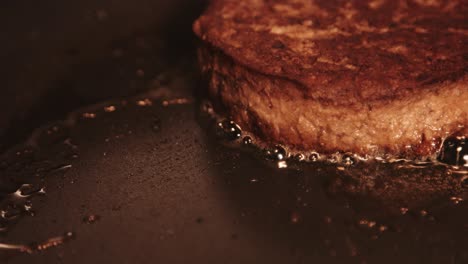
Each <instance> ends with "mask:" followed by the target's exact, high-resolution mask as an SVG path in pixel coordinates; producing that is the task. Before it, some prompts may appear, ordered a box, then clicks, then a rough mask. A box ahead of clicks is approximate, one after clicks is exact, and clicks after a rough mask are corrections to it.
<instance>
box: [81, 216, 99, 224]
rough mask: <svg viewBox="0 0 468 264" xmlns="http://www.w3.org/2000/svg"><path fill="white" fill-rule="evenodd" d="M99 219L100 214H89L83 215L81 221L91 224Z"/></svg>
mask: <svg viewBox="0 0 468 264" xmlns="http://www.w3.org/2000/svg"><path fill="white" fill-rule="evenodd" d="M100 219H101V216H100V215H95V214H90V215H87V216H85V217H83V223H85V224H93V223H95V222H97V221H99V220H100Z"/></svg>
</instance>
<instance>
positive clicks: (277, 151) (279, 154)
mask: <svg viewBox="0 0 468 264" xmlns="http://www.w3.org/2000/svg"><path fill="white" fill-rule="evenodd" d="M265 152H266V153H265V154H266V156H267V158H269V159H272V160H278V161H281V160H284V159H286V150H285V149H284V148H283V147H281V146H279V145H277V146H275V147H274V148H273V149H267V150H266V151H265Z"/></svg>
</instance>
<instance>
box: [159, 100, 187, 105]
mask: <svg viewBox="0 0 468 264" xmlns="http://www.w3.org/2000/svg"><path fill="white" fill-rule="evenodd" d="M190 102H191V101H190V100H189V99H187V98H176V99H171V100H164V101H163V102H162V105H163V106H170V105H184V104H189V103H190Z"/></svg>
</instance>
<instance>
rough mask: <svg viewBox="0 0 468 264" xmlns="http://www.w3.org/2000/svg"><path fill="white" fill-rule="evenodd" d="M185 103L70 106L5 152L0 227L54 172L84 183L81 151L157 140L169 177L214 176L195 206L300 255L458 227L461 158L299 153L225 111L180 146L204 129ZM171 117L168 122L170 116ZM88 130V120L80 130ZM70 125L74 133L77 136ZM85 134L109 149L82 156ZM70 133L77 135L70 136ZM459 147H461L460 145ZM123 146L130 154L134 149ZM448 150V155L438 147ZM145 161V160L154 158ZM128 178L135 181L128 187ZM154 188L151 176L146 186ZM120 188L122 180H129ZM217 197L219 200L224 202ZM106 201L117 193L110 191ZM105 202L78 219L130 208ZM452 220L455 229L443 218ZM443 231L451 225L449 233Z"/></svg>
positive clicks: (349, 250) (355, 249)
mask: <svg viewBox="0 0 468 264" xmlns="http://www.w3.org/2000/svg"><path fill="white" fill-rule="evenodd" d="M161 94H163V95H161ZM192 101H193V100H192V98H191V97H190V96H187V97H180V96H175V97H170V96H169V97H168V96H167V93H160V92H154V93H152V94H146V95H143V96H139V97H137V98H128V99H125V100H119V101H112V102H106V103H102V104H99V105H95V106H91V107H88V108H85V109H81V110H79V111H76V112H73V113H72V114H71V115H70V116H69V118H68V119H66V120H65V121H64V122H58V123H57V124H51V125H48V126H46V127H44V128H41V129H39V130H37V131H36V132H35V133H34V135H33V136H32V137H31V139H30V140H29V141H28V142H27V143H26V144H25V145H22V146H19V147H17V148H15V149H14V150H12V151H10V152H8V153H7V154H5V155H4V157H5V158H4V159H2V161H3V162H2V164H1V171H2V178H1V179H2V181H3V180H5V179H9V180H8V181H5V182H1V184H0V187H1V190H2V191H4V190H5V192H4V193H2V194H3V195H2V200H1V201H2V202H1V209H2V210H3V211H5V214H3V215H4V217H3V218H2V221H3V222H2V224H4V225H3V226H2V227H4V228H5V232H6V233H5V236H7V235H8V231H9V230H12V229H13V228H14V225H15V224H16V223H18V221H21V218H24V217H31V216H34V215H35V214H36V213H42V214H46V213H47V212H45V211H41V212H37V211H36V210H35V204H36V201H37V199H40V198H41V197H44V196H47V195H50V193H49V192H50V191H54V190H50V188H51V186H49V185H47V183H48V182H49V181H50V180H51V179H53V178H59V179H61V180H60V181H59V182H60V183H61V184H62V185H57V188H63V190H67V189H69V188H73V182H74V181H82V180H83V179H80V178H74V177H72V176H70V172H73V170H74V169H78V168H80V166H83V165H81V163H80V160H81V156H80V155H82V154H83V155H92V156H93V157H94V159H96V160H98V161H101V160H104V161H105V160H106V159H107V158H108V157H109V156H110V155H112V151H114V148H113V146H115V145H118V144H120V143H121V142H122V143H123V142H136V144H137V145H138V144H140V145H139V148H144V147H145V146H143V145H144V144H148V142H156V141H161V144H165V145H170V146H171V149H172V150H173V151H167V150H166V151H164V150H163V148H161V147H160V146H159V147H157V148H155V150H154V152H151V154H149V155H158V156H161V157H163V158H164V162H162V163H161V164H160V166H165V165H167V164H168V163H171V164H172V163H173V164H172V166H173V167H172V168H171V173H170V174H177V173H178V172H177V173H176V172H174V171H177V168H178V167H184V166H187V165H186V164H187V163H188V161H189V160H188V159H195V160H196V162H197V166H208V167H207V168H203V170H200V171H203V173H200V174H199V175H198V174H197V175H196V177H200V178H210V179H212V181H213V185H214V188H216V189H217V191H218V192H219V193H221V197H218V196H216V197H210V196H207V197H204V198H203V199H199V200H194V201H193V202H194V203H205V202H206V200H207V199H208V200H209V201H211V202H212V203H214V202H213V201H215V202H216V203H223V204H222V207H224V208H226V210H227V211H230V212H231V211H232V212H233V215H237V216H236V217H234V219H229V221H230V222H229V223H232V222H234V223H236V225H235V226H233V227H232V230H237V229H242V228H240V227H239V225H240V226H248V227H252V229H253V230H255V232H253V233H255V236H261V237H262V236H263V237H268V238H271V240H277V241H279V242H278V244H284V243H288V246H290V247H291V250H293V251H294V252H299V253H297V254H304V252H309V251H310V248H314V249H315V250H317V252H319V253H320V254H323V253H325V254H328V255H330V256H331V257H336V256H343V255H345V256H349V257H353V258H356V259H358V260H359V259H360V258H361V257H362V258H364V256H365V255H366V254H368V253H369V252H367V251H366V250H368V251H370V248H372V247H374V246H375V245H383V246H382V248H385V247H387V246H388V245H387V244H389V243H392V239H395V237H397V238H399V239H401V240H402V241H403V242H401V241H400V242H399V243H402V247H404V246H407V247H409V244H411V243H416V242H415V241H418V240H417V239H422V240H426V239H427V241H429V240H431V239H434V238H433V235H434V234H435V235H438V236H440V237H441V239H445V238H446V237H447V236H448V235H453V234H455V236H456V233H454V232H453V230H454V229H457V230H460V229H463V228H464V224H465V220H466V213H465V214H464V213H463V211H465V212H466V209H467V208H468V207H467V204H466V199H468V197H467V191H466V190H467V189H466V188H467V186H466V170H464V166H461V165H460V164H457V165H453V166H449V165H447V164H443V163H440V162H425V161H424V162H422V161H420V162H409V161H406V160H400V159H389V160H379V159H371V158H368V157H360V156H357V155H353V154H351V153H336V154H334V155H324V154H321V153H317V152H312V151H311V152H307V153H301V152H294V151H291V150H289V149H287V148H286V147H283V146H281V145H272V146H267V145H261V144H259V143H258V142H257V140H256V138H255V136H254V135H251V134H249V133H246V132H245V131H242V129H241V127H239V126H238V125H237V124H235V123H234V122H232V121H230V120H218V121H219V122H213V120H212V119H209V120H208V121H202V120H197V121H200V122H199V123H201V124H202V125H201V126H202V128H203V129H205V130H210V129H211V130H212V132H213V133H211V134H210V133H204V134H206V139H205V138H202V137H200V138H196V141H193V142H195V143H191V145H190V144H189V145H190V146H184V145H182V144H181V142H185V141H186V139H188V138H190V136H192V135H193V134H194V131H197V129H199V127H198V126H196V127H189V128H187V127H184V126H183V124H186V123H190V122H194V121H193V120H191V119H189V118H187V117H183V118H179V116H178V115H176V114H177V113H176V112H175V111H173V110H174V109H175V108H177V107H179V106H184V105H190V104H191V102H192ZM194 108H195V107H193V108H190V107H187V108H186V110H184V111H186V112H188V111H195V109H194ZM121 114H122V115H126V114H127V115H128V116H130V118H132V119H138V120H141V121H139V122H140V123H143V124H141V127H143V130H145V131H148V132H150V133H149V134H150V135H151V136H150V137H149V138H143V137H140V134H139V132H138V131H137V130H138V129H141V128H137V127H136V125H135V124H133V125H132V124H131V122H129V123H130V124H127V123H125V122H122V121H121V120H120V119H118V118H116V117H117V116H119V115H121ZM187 116H190V115H187ZM168 117H171V118H168ZM191 118H192V117H191ZM168 119H170V120H172V121H171V122H172V123H168V122H167V120H168ZM117 120H120V121H117ZM179 126H180V128H179ZM83 127H88V128H87V129H85V130H83V129H82V128H83ZM170 127H173V128H174V130H173V131H175V132H174V135H171V137H170V138H171V140H168V139H167V138H166V137H167V136H166V134H165V133H167V132H166V131H167V130H168V129H169V128H170ZM182 127H184V128H182ZM76 131H80V132H79V134H78V135H76V133H77V132H76ZM82 131H87V132H88V133H89V134H90V135H93V138H97V139H98V140H99V144H102V143H103V144H104V145H106V144H107V145H108V149H106V150H105V151H103V152H102V153H101V152H100V153H96V152H97V150H96V149H97V148H92V147H91V148H90V149H91V151H90V152H89V153H82V152H83V148H82V147H81V146H82V145H93V144H97V143H96V142H94V141H90V139H89V138H87V136H88V135H86V134H81V132H82ZM99 131H104V132H99ZM204 132H206V131H204ZM171 133H172V132H171ZM76 138H79V139H80V140H79V141H77V140H75V139H76ZM190 139H191V138H190ZM145 140H146V141H145ZM220 143H221V144H220ZM107 145H106V146H107ZM226 145H227V146H229V147H226ZM451 149H453V148H451ZM455 149H458V150H457V151H458V152H459V153H463V149H462V150H459V148H458V147H456V148H455ZM198 150H199V151H200V152H201V153H205V152H207V153H208V154H209V158H208V159H206V160H205V159H204V158H200V157H198V156H191V155H188V154H187V153H188V152H196V151H198ZM18 153H19V154H18ZM128 155H129V156H132V155H133V153H128ZM114 156H115V153H114ZM117 156H118V157H120V159H124V158H125V155H124V154H118V155H117ZM447 156H450V155H445V157H447ZM458 160H460V159H458ZM444 161H446V160H444ZM140 162H141V163H143V164H144V166H147V167H150V166H151V165H152V164H146V163H145V162H144V161H140ZM206 164H209V165H206ZM111 165H112V164H111ZM112 166H115V167H118V165H112ZM210 168H211V169H210ZM197 169H199V168H197V167H195V168H190V170H188V171H196V170H197ZM129 170H130V171H131V173H132V175H134V174H138V173H141V172H139V171H138V169H135V168H131V169H129ZM157 173H159V172H158V171H157V170H156V171H155V174H156V175H157ZM4 175H7V176H5V177H4ZM132 175H130V176H128V179H127V181H126V182H125V184H126V185H128V187H129V190H133V192H130V191H129V192H128V193H126V195H128V196H135V197H137V198H138V199H153V198H152V197H143V198H142V197H139V196H137V195H138V194H139V193H140V192H141V191H142V190H141V189H139V188H143V187H144V186H147V185H148V186H150V185H149V184H146V183H144V181H151V180H150V179H140V178H138V177H134V176H132ZM85 176H86V175H84V176H83V177H85ZM183 176H185V177H187V179H185V178H184V180H183V181H187V182H191V181H194V180H193V179H191V178H189V177H188V176H186V175H183ZM93 180H95V182H96V184H97V185H99V186H106V185H107V184H108V183H107V182H106V181H105V180H102V179H100V178H96V179H93ZM112 180H114V179H112ZM168 181H169V183H170V180H168ZM141 182H143V183H141ZM139 184H140V185H139ZM159 184H160V185H164V184H166V183H164V182H160V183H159ZM132 185H136V186H139V187H138V188H136V189H132ZM167 186H171V185H167ZM158 187H159V186H157V185H155V186H152V187H148V188H151V189H157V188H158ZM192 187H193V188H195V187H196V186H192ZM120 188H121V189H125V188H124V186H122V187H120ZM118 191H119V190H116V192H118ZM178 191H180V190H179V189H178ZM159 192H161V190H159ZM179 195H182V194H180V193H179ZM223 197H226V199H222V198H223ZM107 198H108V199H109V200H112V199H111V198H112V197H107ZM137 198H135V199H136V202H135V203H134V204H133V206H135V207H138V206H139V202H138V199H137ZM83 203H85V202H83ZM4 204H5V207H4ZM7 204H8V206H7ZM45 204H47V202H45ZM85 206H86V204H85ZM109 206H111V207H112V210H111V211H112V213H111V214H109V212H106V211H99V210H86V209H84V210H83V211H81V214H77V215H76V219H78V220H77V221H78V222H79V223H81V224H82V225H83V226H84V227H82V228H85V229H91V228H97V229H98V228H100V226H101V225H105V224H106V221H107V220H108V219H109V218H112V216H113V215H112V214H126V213H127V211H126V210H124V209H122V205H121V204H116V205H109ZM86 208H87V207H86ZM156 209H158V210H159V208H156ZM7 211H8V213H6V212H7ZM460 212H461V213H460ZM211 217H213V216H212V215H211V214H207V215H197V216H196V217H195V216H193V219H206V220H204V221H199V220H196V221H195V220H193V219H192V220H193V221H195V222H196V224H197V228H202V227H203V226H204V225H209V224H210V222H211V221H213V220H212V219H211ZM145 219H150V217H149V216H148V215H145V217H142V218H140V219H139V221H144V220H145ZM182 220H183V221H185V222H187V221H188V220H187V219H182ZM148 221H149V220H148ZM174 221H177V220H174ZM447 221H448V222H449V223H450V226H448V225H447V224H446V222H447ZM202 222H203V224H201V223H202ZM166 229H167V230H169V231H167V232H166V231H164V237H165V238H166V236H170V237H174V236H175V235H174V234H176V232H175V231H174V230H173V229H171V228H166ZM166 229H165V230H166ZM446 229H450V232H447V230H446ZM272 230H274V232H272ZM64 231H68V229H67V228H66V227H63V229H62V230H56V231H55V232H54V233H52V234H50V237H52V238H51V239H47V237H46V238H45V239H44V240H45V242H44V243H36V244H30V243H29V242H30V241H25V243H24V244H21V243H20V244H17V243H9V242H10V241H2V243H3V244H0V249H3V250H6V251H8V252H10V251H14V252H23V253H34V252H38V251H40V250H45V249H47V248H50V246H58V245H60V244H62V243H63V242H66V241H69V240H70V239H69V238H71V237H74V234H75V233H74V232H73V233H68V232H67V234H66V235H65V236H59V237H54V234H57V233H62V232H64ZM417 232H419V233H417ZM68 234H73V235H68ZM78 235H79V234H78ZM244 235H245V234H242V232H240V231H232V234H230V235H229V239H231V240H240V239H243V237H244ZM250 235H251V234H250ZM416 238H417V239H416ZM460 239H462V238H460ZM40 240H41V239H39V241H40ZM427 241H423V242H421V243H422V245H426V244H427V243H429V242H427ZM460 241H463V240H460ZM12 242H14V241H12ZM426 242H427V243H426ZM424 243H426V244H424ZM391 246H393V244H392V245H391ZM300 252H302V253H300ZM295 254H296V253H295Z"/></svg>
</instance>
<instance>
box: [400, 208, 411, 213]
mask: <svg viewBox="0 0 468 264" xmlns="http://www.w3.org/2000/svg"><path fill="white" fill-rule="evenodd" d="M408 211H409V209H408V208H406V207H401V208H400V213H401V214H402V215H405V214H406V213H408Z"/></svg>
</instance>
